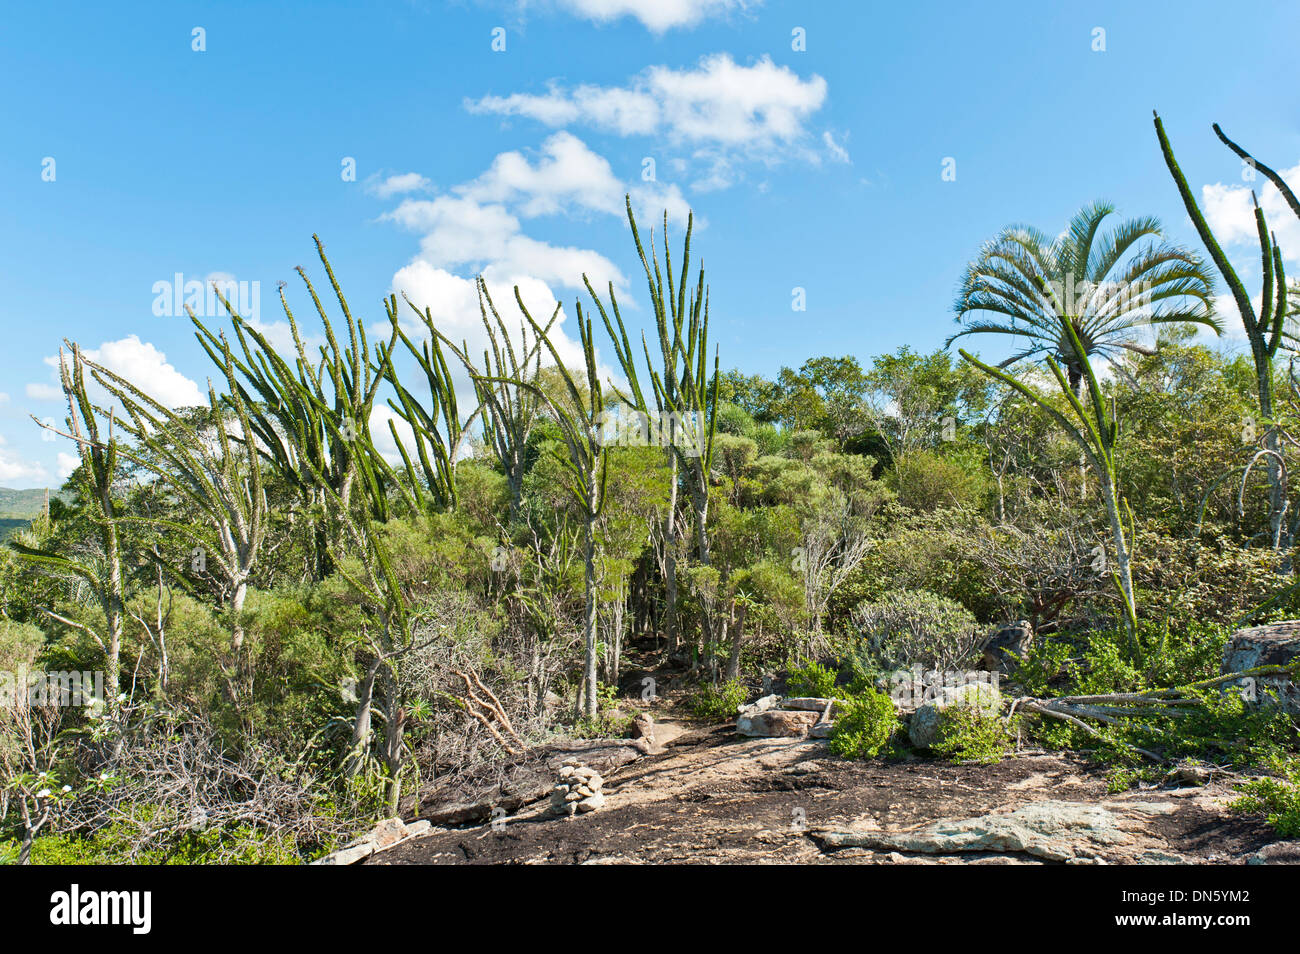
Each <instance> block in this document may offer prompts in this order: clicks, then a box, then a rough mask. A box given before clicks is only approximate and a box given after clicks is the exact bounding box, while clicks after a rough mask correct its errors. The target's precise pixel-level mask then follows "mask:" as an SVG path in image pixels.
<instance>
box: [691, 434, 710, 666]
mask: <svg viewBox="0 0 1300 954" xmlns="http://www.w3.org/2000/svg"><path fill="white" fill-rule="evenodd" d="M690 471H691V487H690V490H691V510H692V511H693V513H694V517H695V546H696V552H697V555H698V558H699V561H700V566H708V565H709V475H708V474H707V473H706V472H705V470H704V460H703V458H700V457H694V458H692V459H691V466H690ZM711 615H712V614H711V613H710V612H709V610H708V609H707V608H706V607H705V606H704V605H703V604H701V607H700V630H701V632H700V636H701V639H702V640H703V642H704V643H705V644H706V645H707V644H709V643H711V642H712V641H713V621H712V619H711V618H710V617H711Z"/></svg>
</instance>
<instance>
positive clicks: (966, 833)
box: [814, 800, 1183, 864]
mask: <svg viewBox="0 0 1300 954" xmlns="http://www.w3.org/2000/svg"><path fill="white" fill-rule="evenodd" d="M1174 808H1175V806H1174V805H1173V804H1172V803H1167V802H1148V803H1144V804H1141V805H1136V804H1134V805H1126V806H1123V809H1122V810H1121V807H1120V806H1118V805H1114V806H1112V805H1106V804H1102V805H1093V804H1087V803H1080V802H1061V801H1053V800H1047V801H1040V802H1031V803H1029V804H1027V805H1021V806H1020V807H1018V808H1016V809H1014V810H1013V811H1010V812H995V813H990V814H988V815H980V816H979V817H976V818H964V819H944V820H942V821H937V822H934V823H933V824H930V825H925V826H923V827H921V828H916V829H911V830H909V831H892V832H891V831H826V832H818V833H816V834H815V836H814V837H815V838H816V839H817V840H818V841H819V842H821V843H822V844H823V845H825V846H826V847H827V848H830V849H833V850H834V849H839V848H872V849H875V850H876V851H903V852H908V853H911V854H927V855H950V854H964V853H967V852H1009V853H1023V854H1027V855H1031V856H1033V857H1036V858H1043V859H1045V860H1048V861H1057V862H1065V863H1067V864H1081V863H1083V864H1086V863H1089V862H1092V863H1096V862H1098V861H1102V860H1103V859H1104V857H1105V855H1106V854H1110V853H1112V852H1114V853H1117V854H1122V855H1124V856H1125V858H1124V860H1125V861H1130V862H1134V863H1138V864H1168V863H1170V862H1177V861H1182V860H1183V859H1181V858H1178V857H1176V856H1172V855H1170V854H1169V853H1167V852H1161V851H1158V850H1154V849H1153V848H1152V847H1150V846H1148V845H1145V844H1143V841H1144V839H1143V838H1141V837H1140V836H1139V835H1138V832H1137V831H1135V829H1140V827H1141V826H1140V823H1138V822H1137V820H1136V819H1134V818H1132V817H1131V815H1133V814H1138V815H1148V816H1149V815H1158V814H1168V813H1169V812H1172V811H1173V810H1174Z"/></svg>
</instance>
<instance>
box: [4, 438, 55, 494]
mask: <svg viewBox="0 0 1300 954" xmlns="http://www.w3.org/2000/svg"><path fill="white" fill-rule="evenodd" d="M4 445H5V439H4V435H2V434H0V483H5V484H7V483H11V482H16V481H27V480H40V479H42V478H43V477H44V476H45V468H44V467H42V466H41V465H40V464H38V463H36V462H35V461H29V460H23V459H22V458H21V457H18V456H17V455H16V454H14V453H12V452H11V451H8V450H6V449H5V446H4Z"/></svg>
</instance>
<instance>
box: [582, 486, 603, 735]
mask: <svg viewBox="0 0 1300 954" xmlns="http://www.w3.org/2000/svg"><path fill="white" fill-rule="evenodd" d="M598 493H599V488H598V487H597V484H596V474H595V472H594V471H593V472H592V474H591V476H590V478H589V482H588V488H587V501H588V504H587V517H586V520H585V526H584V529H583V545H584V549H585V553H584V559H583V562H584V564H585V566H584V568H583V595H584V596H585V600H584V610H583V660H582V689H583V699H582V712H583V715H585V716H586V717H587V718H589V719H594V718H595V717H596V637H597V632H596V623H597V620H596V517H595V510H596V499H597V494H598Z"/></svg>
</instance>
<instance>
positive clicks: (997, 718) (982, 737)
mask: <svg viewBox="0 0 1300 954" xmlns="http://www.w3.org/2000/svg"><path fill="white" fill-rule="evenodd" d="M936 736H937V737H936V739H935V743H934V745H932V746H931V750H932V751H933V752H934V753H935V754H936V755H939V756H941V757H943V758H945V759H947V760H948V761H950V762H980V763H984V764H989V763H993V762H997V761H999V760H1000V759H1001V758H1002V757H1003V756H1005V755H1006V754H1007V753H1008V752H1010V751H1011V749H1012V747H1013V746H1014V745H1015V740H1016V733H1015V726H1014V725H1013V724H1012V723H1011V722H1010V721H1009V720H1007V719H1003V718H1002V716H1001V715H1000V714H999V713H997V712H991V711H989V708H988V707H987V706H985V705H981V704H979V702H978V701H976V700H964V701H962V702H958V703H955V704H953V705H951V706H949V707H948V708H946V709H944V710H943V714H942V715H941V716H940V717H939V725H938V728H937V730H936Z"/></svg>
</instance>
